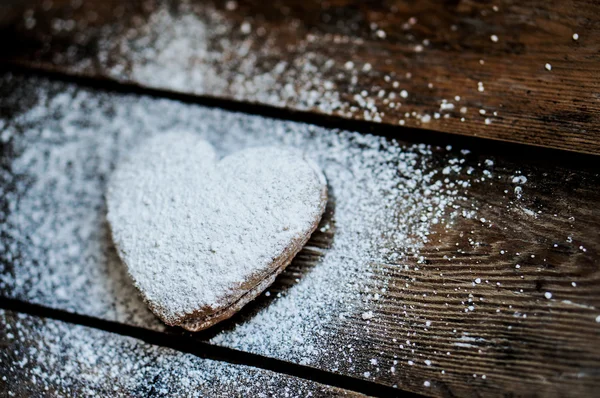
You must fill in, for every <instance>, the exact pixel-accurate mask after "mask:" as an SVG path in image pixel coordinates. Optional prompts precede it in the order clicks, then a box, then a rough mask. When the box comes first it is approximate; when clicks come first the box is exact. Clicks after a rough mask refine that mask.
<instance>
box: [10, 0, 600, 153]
mask: <svg viewBox="0 0 600 398" xmlns="http://www.w3.org/2000/svg"><path fill="white" fill-rule="evenodd" d="M26 3H28V4H32V3H35V2H26ZM5 15H6V16H5V18H4V19H5V20H6V21H12V22H5V23H4V29H3V31H2V37H3V38H5V40H2V49H1V52H0V54H1V55H0V57H1V58H2V59H3V61H4V62H10V63H17V64H21V65H27V66H32V67H36V68H43V69H46V70H55V71H60V72H64V73H67V74H78V75H86V76H92V77H96V78H103V79H106V78H108V79H114V80H116V81H119V82H128V83H134V84H139V85H141V86H145V87H153V88H159V89H165V90H169V91H177V92H184V93H190V94H196V95H202V96H209V97H217V98H222V99H229V100H239V101H245V102H252V103H259V104H265V105H271V106H275V107H278V108H288V109H292V110H300V111H309V112H313V113H319V114H327V115H335V116H339V117H342V118H346V119H350V120H368V121H375V122H382V123H386V124H391V125H396V126H397V125H399V124H400V123H402V124H404V125H405V126H411V127H418V128H425V129H430V130H436V131H442V132H447V133H452V134H462V135H467V136H475V137H485V138H492V139H497V140H503V141H512V142H518V143H526V144H529V145H539V146H545V147H552V148H560V149H564V150H568V151H578V152H585V153H594V154H599V153H600V130H599V127H598V126H600V116H599V115H600V72H599V71H600V53H599V52H600V40H599V39H598V38H599V37H600V23H599V18H600V3H598V2H597V1H595V0H573V1H550V2H548V1H540V0H507V1H502V2H497V3H495V2H491V1H473V0H448V1H443V2H440V1H435V0H410V1H384V2H374V1H368V2H365V1H360V0H330V1H323V2H321V1H304V0H300V1H275V2H269V3H265V2H264V1H255V0H251V1H245V0H242V1H235V0H234V1H228V2H225V1H223V2H212V1H209V2H200V1H196V2H194V1H192V2H190V1H184V2H180V1H164V2H158V1H143V2H142V1H130V2H121V1H118V0H111V1H85V2H80V1H76V2H71V1H67V0H54V1H46V2H41V3H38V4H37V5H35V6H32V7H30V8H26V7H24V10H23V12H21V13H15V12H14V9H11V13H10V14H8V13H7V14H5ZM15 15H16V16H17V17H16V18H15ZM15 21H16V22H15ZM575 33H577V34H578V35H579V38H578V40H574V39H573V34H575ZM492 37H494V40H495V38H497V41H494V40H492ZM546 64H550V65H551V68H552V69H551V70H550V71H549V70H547V69H546V66H545V65H546ZM480 82H481V83H482V86H480V85H479V83H480ZM480 87H483V91H480ZM402 90H406V93H407V95H406V98H404V97H403V96H402ZM458 97H460V98H458ZM462 108H464V113H463V112H461V109H462ZM481 112H485V114H482V113H481ZM406 115H408V116H406ZM438 117H439V119H438ZM403 132H404V130H403V129H400V128H399V129H398V130H397V132H396V136H397V137H398V138H402V135H403ZM423 134H425V133H423Z"/></svg>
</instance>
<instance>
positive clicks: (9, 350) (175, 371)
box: [0, 310, 363, 397]
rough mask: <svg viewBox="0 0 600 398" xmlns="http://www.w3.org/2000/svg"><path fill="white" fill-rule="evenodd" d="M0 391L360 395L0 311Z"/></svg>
mask: <svg viewBox="0 0 600 398" xmlns="http://www.w3.org/2000/svg"><path fill="white" fill-rule="evenodd" d="M0 347H1V349H0V374H1V375H2V376H1V377H0V395H2V396H7V397H10V396H17V397H30V396H99V395H102V396H113V397H116V396H118V397H122V396H128V397H131V396H179V397H184V396H185V397H188V396H189V397H199V396H211V397H247V396H255V397H259V396H278V395H281V394H285V393H287V394H289V396H314V397H362V396H363V395H362V394H357V393H353V392H351V391H346V390H342V389H339V388H334V387H328V386H324V385H322V384H318V383H314V382H311V381H308V380H302V379H298V378H295V377H292V376H287V375H282V374H279V373H275V372H269V371H266V370H261V369H256V368H251V367H248V366H243V365H235V364H229V363H225V362H218V361H213V360H209V359H201V358H198V357H195V356H193V355H190V354H182V353H180V352H177V351H174V350H171V349H169V348H164V347H157V346H152V345H150V344H146V343H144V342H142V341H140V340H136V339H133V338H129V337H124V336H119V335H115V334H112V333H107V332H104V331H101V330H97V329H93V328H88V327H83V326H78V325H72V324H68V323H64V322H60V321H55V320H48V319H44V318H37V317H32V316H28V315H24V314H19V313H15V312H11V311H4V310H0Z"/></svg>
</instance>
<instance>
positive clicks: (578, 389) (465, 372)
mask: <svg viewBox="0 0 600 398" xmlns="http://www.w3.org/2000/svg"><path fill="white" fill-rule="evenodd" d="M599 8H600V7H599V6H598V4H597V2H593V1H583V0H578V1H573V2H569V3H566V4H558V3H557V4H546V3H542V2H539V1H525V2H513V1H505V2H503V3H502V4H497V6H496V5H494V4H493V3H488V2H473V1H448V2H446V3H444V4H443V5H439V4H438V3H437V2H432V1H431V2H430V1H419V2H410V1H407V2H382V3H379V2H378V3H364V2H351V1H329V2H324V3H317V2H295V1H292V2H276V3H274V4H273V5H269V6H268V7H267V6H266V5H264V4H262V3H259V2H254V1H248V2H242V1H239V2H236V1H229V2H225V3H222V4H221V3H211V2H202V3H199V2H198V3H190V2H182V3H179V2H164V3H160V4H159V3H158V2H127V3H126V4H122V2H116V1H115V2H110V1H109V2H71V1H57V0H55V1H54V2H43V3H42V4H39V5H36V6H35V7H34V8H31V9H26V10H20V11H18V12H17V11H15V9H14V8H10V11H11V12H10V13H5V14H4V15H5V20H3V21H0V23H2V26H3V28H2V32H3V33H2V37H11V38H12V40H3V41H2V44H1V45H2V46H3V48H2V52H1V53H2V56H1V57H2V59H3V72H2V76H1V78H0V93H1V96H0V138H1V140H0V141H1V143H2V144H1V145H2V148H1V151H2V152H1V155H0V156H1V157H0V166H1V167H0V170H1V173H0V192H2V193H3V195H2V199H1V202H0V209H1V210H0V222H1V225H2V226H1V228H0V236H2V242H3V244H2V245H1V246H0V271H1V272H0V275H1V276H0V293H1V295H2V298H1V299H0V304H1V307H2V308H4V311H3V313H2V325H3V329H2V332H0V345H1V346H2V347H3V349H2V351H0V358H2V361H1V362H0V368H1V369H2V372H0V373H1V374H7V375H10V382H7V380H2V381H0V391H2V392H3V393H8V392H9V391H12V392H16V393H18V394H21V395H28V394H41V393H42V391H44V390H43V388H45V386H44V385H43V383H46V384H49V386H48V388H51V389H53V391H55V393H56V394H67V395H69V394H73V393H81V394H85V393H86V392H88V391H91V390H95V391H103V392H104V393H107V392H108V391H110V389H111V388H113V386H115V387H116V388H117V390H118V391H119V392H121V393H122V394H124V395H132V394H133V395H147V394H157V395H161V394H162V395H164V394H175V395H179V394H183V393H188V394H190V395H193V394H194V392H195V393H198V394H202V393H204V394H209V395H210V394H211V393H215V391H216V389H218V390H219V391H223V392H222V394H224V395H225V396H230V395H248V394H250V395H256V394H258V393H260V392H263V393H265V394H267V395H268V394H275V393H280V392H281V391H282V388H285V387H287V388H289V393H290V394H291V395H295V396H297V395H302V396H304V395H307V394H308V393H309V392H311V393H312V394H313V395H340V394H347V395H353V394H360V393H363V394H367V395H375V396H390V395H409V394H412V393H419V394H423V395H428V396H453V395H460V396H477V395H486V396H504V395H545V396H546V395H552V396H564V395H572V396H594V394H595V391H596V389H597V388H598V387H600V272H599V270H600V265H599V258H600V213H599V212H598V211H597V209H598V204H599V203H600V189H599V188H600V174H599V172H598V170H599V169H598V166H599V165H600V162H599V160H598V159H599V158H598V157H597V156H596V155H597V154H598V153H599V151H600V146H599V144H598V143H599V142H600V140H599V135H598V133H599V132H598V125H599V124H598V122H599V116H598V115H599V114H600V113H599V112H598V111H599V110H600V101H599V98H600V85H599V84H600V83H598V77H600V76H599V73H598V70H600V62H599V61H600V55H599V50H600V47H599V46H600V45H599V44H598V43H599V41H598V40H595V37H598V36H599V30H600V25H599V23H598V17H597V16H598V15H600V9H599ZM575 33H577V34H578V36H573V35H574V34H575ZM546 64H549V65H550V66H549V67H547V66H546ZM480 82H481V84H480ZM463 108H465V109H464V110H463ZM171 124H173V126H175V127H176V128H187V129H193V130H194V131H199V132H201V133H202V134H205V135H206V136H207V137H208V139H209V140H212V142H213V143H214V144H215V145H216V146H217V147H218V149H219V150H220V151H221V152H223V153H228V152H231V151H235V150H237V149H239V148H240V147H243V146H244V145H255V144H259V143H261V144H264V143H269V142H271V141H273V143H287V144H291V143H292V142H293V143H294V144H295V145H297V146H299V147H302V148H305V149H312V150H313V151H314V156H315V157H317V160H319V162H320V163H321V165H322V166H323V167H324V169H325V172H326V174H327V175H328V178H329V179H330V184H333V185H334V186H335V187H340V189H341V188H343V187H347V188H348V189H350V190H351V189H354V188H355V187H357V186H360V184H359V181H358V178H359V177H361V176H362V177H361V178H366V177H372V179H371V180H370V181H371V182H369V181H364V182H363V183H362V184H363V185H364V187H366V188H373V187H375V188H378V189H379V188H381V187H380V185H381V184H379V183H377V181H380V182H386V181H389V182H390V183H393V184H394V185H390V187H388V188H389V191H390V192H391V193H390V192H383V189H382V190H381V192H380V191H379V190H376V191H375V192H374V196H373V197H374V198H379V196H377V195H381V198H383V199H385V200H390V202H389V205H387V207H386V208H385V209H384V208H382V209H378V210H377V211H379V212H375V210H374V213H373V214H374V215H377V216H379V215H381V216H385V221H386V223H381V224H378V228H376V229H369V230H365V231H364V232H363V233H364V234H365V235H364V239H365V240H368V239H371V234H376V235H377V239H376V241H377V244H376V245H366V246H365V247H366V248H368V249H370V248H373V247H376V248H377V249H379V250H383V252H382V253H384V254H381V255H377V256H375V255H373V256H371V257H369V256H366V255H365V254H364V253H362V252H361V250H359V249H356V248H351V247H343V246H342V247H340V242H342V243H343V242H346V240H344V239H347V238H346V236H347V235H346V233H347V228H348V225H350V226H352V225H360V224H357V223H358V221H356V222H354V221H355V220H354V219H353V217H354V218H357V217H359V215H358V213H356V214H355V213H352V212H351V209H349V207H348V202H347V201H348V199H349V195H347V194H346V193H345V192H344V191H343V190H341V191H337V195H336V191H333V198H332V199H331V200H330V203H329V205H328V206H329V207H328V211H327V212H326V215H325V218H324V220H323V222H322V225H321V227H320V229H319V230H318V232H317V233H315V235H314V236H313V237H312V238H311V241H310V242H309V244H308V245H307V247H306V248H305V250H303V251H302V252H301V253H300V254H299V256H298V257H297V258H296V259H295V260H294V262H293V263H292V265H290V267H288V269H287V270H286V271H285V272H284V273H283V274H282V275H281V277H280V278H278V279H277V281H276V282H275V284H274V285H273V286H272V288H271V289H270V290H269V294H270V295H269V296H266V295H262V296H261V297H259V298H258V299H257V300H256V301H255V302H254V303H252V304H251V305H250V306H248V307H247V308H245V309H243V310H242V311H241V312H240V314H238V315H236V316H235V317H234V318H232V319H231V320H229V321H226V322H224V323H223V324H220V325H219V326H217V327H215V328H212V329H209V330H207V331H205V332H201V333H196V334H189V333H183V332H182V331H180V330H177V329H169V328H165V327H164V326H163V325H162V324H161V323H160V322H159V321H158V320H157V319H155V318H154V317H153V316H152V314H151V313H149V311H148V310H147V309H146V308H145V306H144V305H143V303H141V301H140V299H139V298H138V297H137V295H136V293H135V290H134V289H133V288H132V286H130V283H129V281H128V279H127V276H126V275H125V273H124V271H123V270H122V268H121V267H120V265H119V264H118V261H116V260H115V259H114V249H112V248H111V246H110V243H109V242H107V241H106V225H105V223H104V222H103V221H102V218H101V215H102V214H103V213H102V212H103V211H104V210H103V209H104V207H103V206H104V201H103V196H102V187H103V186H104V185H103V184H104V183H105V179H106V178H107V177H108V176H109V175H110V171H111V170H112V168H113V167H114V163H115V162H116V161H117V160H118V159H119V157H120V156H121V155H122V154H121V153H120V152H122V151H126V150H127V149H128V148H132V147H133V146H134V145H135V143H136V142H138V141H139V140H140V139H142V138H143V137H144V136H145V135H147V134H153V133H155V132H160V131H161V129H167V128H171V127H173V126H172V125H171ZM265 128H266V129H267V130H268V132H267V133H265V132H264V131H263V130H264V129H265ZM145 130H149V131H145ZM150 130H151V131H150ZM240 131H242V133H243V134H241V133H240ZM447 133H451V134H447ZM244 134H245V135H244ZM373 134H374V135H373ZM466 136H470V137H466ZM361 137H362V138H361ZM378 137H379V138H378ZM473 137H484V138H486V140H484V139H481V138H473ZM244 140H245V141H244ZM497 140H499V141H511V142H513V143H505V142H499V141H497ZM515 143H519V144H515ZM523 144H526V145H523ZM327 145H329V147H328V146H327ZM531 145H535V146H540V147H545V148H536V147H533V146H531ZM81 148H83V149H85V150H86V151H87V152H86V153H88V154H89V156H81V155H80V154H78V153H77V150H80V149H81ZM327 148H331V153H330V154H329V155H328V153H327V150H328V149H327ZM340 148H342V149H343V150H340ZM344 151H345V152H344ZM574 152H581V153H587V154H581V153H580V154H577V153H574ZM390 153H392V154H395V155H394V156H390ZM367 154H368V157H367ZM361 156H362V157H363V158H364V159H363V158H361ZM357 158H361V159H362V162H363V163H360V162H359V163H356V162H358V161H357V160H356V159H357ZM61 159H64V164H63V163H61ZM365 162H367V163H365ZM361 164H368V165H369V166H370V168H368V169H366V171H365V170H363V169H356V170H355V171H354V173H355V174H354V175H355V177H356V179H357V180H356V181H354V180H352V178H350V179H347V180H343V179H336V178H338V177H339V176H342V175H345V174H343V170H344V167H341V166H340V165H346V166H345V167H347V168H348V167H350V166H353V165H361ZM44 167H46V169H44ZM46 170H47V171H48V172H46ZM59 170H64V171H65V173H68V176H67V175H65V176H61V175H55V174H51V172H56V171H59ZM392 171H393V172H392ZM360 173H363V174H360ZM365 173H366V174H365ZM369 173H371V174H369ZM415 173H417V174H419V176H415ZM423 175H426V176H428V177H426V178H425V177H423ZM66 177H68V178H66ZM69 178H70V180H69ZM372 181H376V182H372ZM415 181H416V183H415ZM436 181H439V183H437V182H436ZM69 182H71V184H69ZM344 184H347V185H344ZM435 184H437V185H435ZM78 186H81V187H82V188H81V192H78V191H77V187H78ZM433 186H438V187H441V191H438V192H435V193H433V194H431V193H430V194H425V193H424V192H423V191H424V189H425V188H431V187H433ZM366 188H365V189H366ZM357 192H359V191H357ZM61 195H68V196H61ZM69 195H70V196H69ZM62 197H68V198H69V199H70V200H71V201H72V202H70V203H68V204H63V205H61V204H60V203H59V201H58V200H59V199H60V198H62ZM390 198H391V199H390ZM415 198H416V199H415ZM359 199H361V200H363V199H364V200H367V199H368V195H365V197H364V198H363V197H362V196H361V197H360V198H359ZM357 200H358V199H357ZM440 200H442V201H443V203H442V205H440V204H439V202H440ZM357 203H359V202H357ZM378 203H381V202H378ZM360 204H361V205H362V202H360ZM72 205H76V206H72ZM44 206H45V207H44ZM374 206H375V207H377V203H374ZM69 207H73V208H72V209H70V208H69ZM31 209H34V210H36V211H35V213H31V212H27V211H25V210H31ZM73 209H75V210H73ZM341 212H344V213H341ZM348 212H349V213H348ZM348 214H350V216H348ZM66 215H69V216H68V217H67V216H66ZM434 219H435V222H434V221H433V220H434ZM438 219H439V220H438ZM390 220H391V221H394V222H395V223H392V224H390V223H388V222H387V221H390ZM44 221H46V222H47V223H49V224H51V225H53V226H47V225H45V224H44V223H43V222H44ZM367 221H369V222H371V221H372V220H371V219H369V220H367ZM353 222H354V224H353ZM52 223H54V224H52ZM78 223H80V224H78ZM365 225H367V224H365ZM368 225H369V226H370V227H372V226H373V225H375V224H373V225H371V224H368ZM53 228H55V229H56V230H57V233H56V236H53V234H48V233H47V231H52V230H53ZM65 231H66V232H65ZM374 231H375V232H374ZM398 231H407V232H406V238H407V239H408V240H410V239H414V238H415V237H418V238H419V239H421V240H420V242H419V244H416V243H410V244H409V243H407V246H406V248H405V249H410V250H413V249H414V250H416V252H415V253H418V255H417V256H412V255H411V253H412V252H410V250H408V251H409V252H403V253H402V255H398V256H396V257H394V256H392V254H393V253H395V252H400V251H402V250H404V249H402V250H401V247H400V246H398V245H397V242H396V241H395V240H394V239H395V238H394V237H393V235H394V234H396V233H397V232H398ZM42 232H44V233H42ZM359 232H360V231H359ZM61 233H62V235H61ZM403 233H404V232H403ZM69 234H72V235H73V237H72V240H73V243H72V245H71V244H69V239H70V238H69V237H70V236H71V235H69ZM403 236H404V235H403ZM424 237H426V239H423V238H424ZM373 239H374V238H373ZM348 241H349V242H355V241H352V240H348ZM356 242H359V241H356ZM336 245H337V246H336ZM358 246H359V248H360V247H362V246H360V245H358ZM71 250H72V252H71ZM404 251H406V250H404ZM81 253H83V255H82V254H81ZM332 253H333V254H335V257H334V259H337V260H335V261H333V260H329V259H330V258H331V257H332V255H333V254H332ZM344 266H348V267H351V266H356V267H357V268H356V269H355V270H352V272H351V273H350V271H349V274H351V275H352V277H353V278H355V282H356V283H352V281H348V280H346V279H340V281H341V280H343V282H344V283H348V285H344V286H345V287H344V289H347V290H348V292H347V294H342V293H339V297H341V298H339V297H338V296H336V295H333V294H327V292H324V291H322V290H321V291H320V290H319V289H323V288H327V289H334V288H335V289H338V290H340V291H341V290H342V289H339V288H338V287H336V286H335V282H336V281H337V280H336V279H333V280H332V281H325V282H322V281H320V280H319V279H318V278H317V277H315V275H327V273H325V272H324V271H323V270H325V269H327V268H326V267H332V268H331V269H332V270H338V271H339V270H340V269H343V267H344ZM319 272H324V273H323V274H319ZM340 278H341V277H340ZM325 279H326V278H325ZM382 289H383V290H382ZM336 291H337V290H336ZM303 292H316V293H317V294H322V295H323V298H322V300H320V301H319V300H316V299H313V298H306V299H304V300H301V299H300V298H302V297H303V296H302V294H304V293H303ZM298 297H300V298H298ZM307 297H308V296H307ZM338 298H339V300H340V302H341V303H342V304H344V305H351V306H352V307H351V309H349V310H348V311H342V310H340V309H339V308H340V307H339V306H335V305H334V304H335V303H334V301H335V300H337V299H338ZM321 304H322V307H318V308H317V307H312V306H315V305H321ZM282 308H283V309H285V310H286V311H287V312H286V311H283V312H282V310H281V309H282ZM332 308H335V309H336V310H335V311H333V310H331V309H332ZM290 309H294V311H296V310H297V313H289V312H290ZM292 312H293V311H292ZM18 313H21V314H27V315H17V314H18ZM303 314H308V316H310V317H311V320H312V319H313V318H312V317H315V314H320V315H321V318H322V319H318V317H315V318H314V319H315V320H314V322H315V323H314V329H311V325H310V323H307V322H303V320H302V316H304V315H303ZM286 327H289V329H287V330H285V328H286ZM14 330H17V331H18V332H17V333H15V332H14ZM282 331H283V332H282ZM57 333H58V334H64V335H65V336H68V339H72V340H73V344H71V345H69V343H68V339H67V341H57V340H56V339H55V338H54V337H52V335H53V334H57ZM115 333H116V334H117V335H118V336H115ZM17 334H18V335H19V336H21V338H20V339H15V338H14V337H15V336H16V335H17ZM11 336H12V337H11ZM89 336H93V338H90V337H89ZM305 339H310V343H311V344H314V350H313V351H310V350H309V348H308V346H309V343H308V342H307V341H308V340H305ZM94 341H95V343H94ZM94 344H95V345H94ZM102 346H106V347H109V348H111V349H109V348H102V349H100V348H98V349H99V352H100V354H99V355H98V356H97V358H94V357H92V358H91V357H90V356H89V355H88V356H85V357H84V358H83V359H81V360H80V359H77V358H74V356H75V355H76V354H75V352H76V351H77V350H81V351H82V352H90V351H94V350H95V349H97V348H94V347H102ZM156 346H162V348H157V347H156ZM34 348H35V350H38V351H39V352H40V353H44V354H43V355H42V354H40V355H35V354H34V352H37V351H32V350H33V349H34ZM74 348H75V349H74ZM63 351H64V353H63ZM128 353H130V354H128ZM189 354H191V355H189ZM124 355H130V356H131V358H124V357H123V356H124ZM198 356H200V357H203V358H207V359H200V358H196V357H198ZM90 358H91V359H90ZM157 358H158V359H160V358H165V359H163V360H158V362H156V361H157ZM166 358H168V359H166ZM90 361H91V362H90ZM95 361H97V362H95ZM155 362H156V363H155ZM21 363H22V364H23V365H22V366H20V364H21ZM57 363H59V364H60V366H58V365H56V364H57ZM93 363H100V364H101V365H99V367H98V370H97V371H96V372H97V373H94V377H92V376H91V373H90V372H92V373H93V371H92V370H89V369H91V366H92V365H90V364H93ZM115 366H117V367H133V368H134V369H143V371H140V372H136V373H135V376H132V377H131V378H127V377H125V376H123V375H121V374H119V372H116V373H115V371H114V369H113V368H114V367H115ZM249 366H251V367H249ZM177 367H179V368H177ZM36 368H40V369H42V370H36ZM74 368H81V369H82V370H81V374H77V373H76V372H74V371H73V369H74ZM176 368H177V369H182V368H183V369H188V368H190V369H192V370H194V371H192V370H189V371H187V373H186V371H183V370H177V371H176V370H174V369H176ZM169 373H173V377H170V378H169V376H167V375H168V374H169ZM52 374H57V375H59V377H57V378H55V379H53V378H52V377H51V375H52ZM36 375H37V379H35V377H36ZM98 375H101V377H100V376H98ZM231 375H235V376H231ZM25 380H27V381H25ZM232 380H233V381H232ZM40 381H43V383H41V382H40ZM206 383H208V384H206ZM184 385H185V386H188V388H185V389H184V387H183V386H184ZM207 385H208V386H210V387H206V386H207ZM40 386H41V387H40ZM178 386H179V387H178ZM190 386H192V387H190ZM202 386H204V387H202ZM163 388H166V390H163Z"/></svg>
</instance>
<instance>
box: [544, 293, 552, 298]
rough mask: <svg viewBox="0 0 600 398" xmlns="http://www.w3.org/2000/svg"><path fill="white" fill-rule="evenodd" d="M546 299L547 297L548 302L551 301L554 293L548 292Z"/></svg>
mask: <svg viewBox="0 0 600 398" xmlns="http://www.w3.org/2000/svg"><path fill="white" fill-rule="evenodd" d="M544 297H546V298H547V299H548V300H550V299H551V298H552V293H550V292H546V293H544Z"/></svg>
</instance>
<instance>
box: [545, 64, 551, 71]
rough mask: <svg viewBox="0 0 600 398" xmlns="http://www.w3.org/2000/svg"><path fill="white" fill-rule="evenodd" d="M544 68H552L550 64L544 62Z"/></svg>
mask: <svg viewBox="0 0 600 398" xmlns="http://www.w3.org/2000/svg"><path fill="white" fill-rule="evenodd" d="M544 68H546V70H552V65H550V64H546V65H544Z"/></svg>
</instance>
